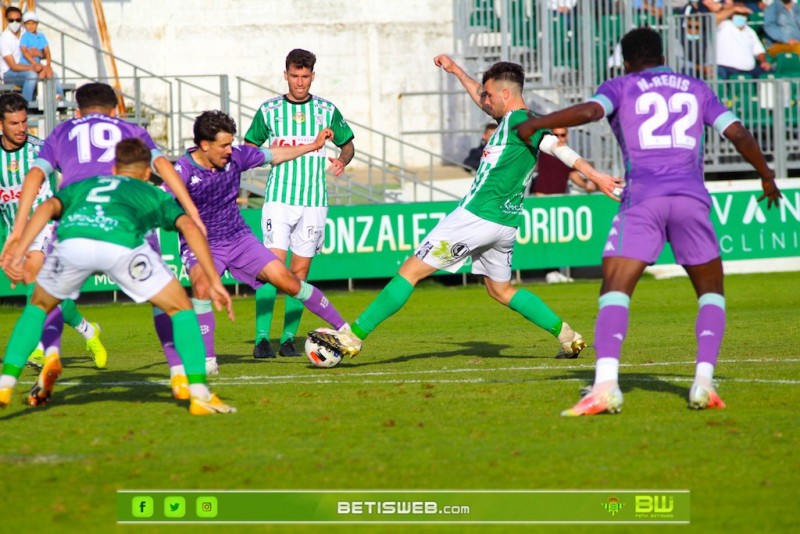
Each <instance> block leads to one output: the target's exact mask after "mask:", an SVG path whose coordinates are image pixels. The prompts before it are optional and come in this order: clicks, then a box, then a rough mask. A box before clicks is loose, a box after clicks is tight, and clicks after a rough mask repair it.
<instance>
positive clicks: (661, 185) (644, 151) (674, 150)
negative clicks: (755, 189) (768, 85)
mask: <svg viewBox="0 0 800 534" xmlns="http://www.w3.org/2000/svg"><path fill="white" fill-rule="evenodd" d="M590 101H592V102H597V103H598V104H600V105H601V106H603V109H604V110H605V115H606V117H607V118H608V120H609V123H610V124H611V129H612V130H613V132H614V135H615V136H616V137H617V140H618V141H619V145H620V148H621V150H622V157H623V160H624V163H625V181H626V185H625V190H624V192H623V195H622V207H623V209H624V207H625V206H632V205H634V204H638V203H639V202H641V201H643V200H645V199H647V198H651V197H656V196H673V195H685V196H691V197H694V198H697V199H698V200H701V201H702V202H704V203H706V204H707V205H709V204H710V198H709V195H708V192H707V191H706V188H705V184H704V179H703V152H704V151H703V145H704V137H705V127H706V126H712V127H713V128H714V129H715V130H716V131H717V132H719V133H720V134H722V132H723V131H725V128H727V127H728V126H730V124H731V123H733V122H736V121H738V120H739V119H738V118H737V117H736V115H734V114H733V112H731V111H730V110H729V109H728V108H727V107H725V105H723V104H722V103H721V102H720V101H719V99H718V98H717V96H716V95H715V94H714V92H713V91H712V90H711V89H710V88H709V87H708V85H706V84H705V83H704V82H703V81H701V80H698V79H697V78H693V77H691V76H686V75H683V74H678V73H675V72H673V71H672V70H670V69H669V68H667V67H656V68H650V69H646V70H643V71H641V72H635V73H631V74H627V75H625V76H620V77H618V78H614V79H611V80H608V81H606V82H605V83H603V84H602V85H601V86H600V87H599V88H598V89H597V92H596V93H595V95H594V96H593V97H592V98H591V99H590Z"/></svg>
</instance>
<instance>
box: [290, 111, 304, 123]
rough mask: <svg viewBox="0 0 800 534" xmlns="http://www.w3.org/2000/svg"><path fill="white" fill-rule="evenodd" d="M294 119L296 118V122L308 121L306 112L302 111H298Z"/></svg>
mask: <svg viewBox="0 0 800 534" xmlns="http://www.w3.org/2000/svg"><path fill="white" fill-rule="evenodd" d="M292 119H294V122H297V123H300V124H303V123H304V122H306V114H305V113H303V112H302V111H298V112H297V113H295V114H294V116H293V117H292Z"/></svg>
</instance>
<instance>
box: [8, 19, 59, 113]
mask: <svg viewBox="0 0 800 534" xmlns="http://www.w3.org/2000/svg"><path fill="white" fill-rule="evenodd" d="M22 25H23V26H24V27H25V33H23V34H22V35H21V36H20V38H19V48H20V52H21V54H22V57H21V58H20V60H19V62H20V64H21V65H29V66H30V65H34V64H36V63H38V64H40V65H41V66H42V67H43V68H42V70H41V71H40V72H39V79H40V80H49V79H51V78H54V79H55V82H56V93H57V97H56V98H57V99H58V100H60V101H63V100H64V89H63V88H62V87H61V84H60V83H59V81H58V77H57V76H56V75H55V73H53V66H52V65H53V60H52V57H51V56H50V43H48V42H47V37H45V35H44V34H43V33H41V32H40V31H38V28H39V17H38V15H36V13H34V12H33V11H28V12H26V13H25V14H24V15H23V16H22Z"/></svg>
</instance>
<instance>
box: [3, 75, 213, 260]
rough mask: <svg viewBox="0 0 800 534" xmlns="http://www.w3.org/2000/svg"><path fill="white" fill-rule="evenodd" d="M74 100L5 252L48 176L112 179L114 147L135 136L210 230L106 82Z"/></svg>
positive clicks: (25, 195)
mask: <svg viewBox="0 0 800 534" xmlns="http://www.w3.org/2000/svg"><path fill="white" fill-rule="evenodd" d="M75 100H76V101H77V102H78V109H77V111H76V113H75V115H76V116H75V118H74V119H72V120H68V121H66V122H63V123H61V124H59V125H58V126H56V128H55V129H54V130H53V132H52V133H51V134H50V135H49V136H47V139H46V140H45V142H44V146H43V147H42V150H41V152H39V157H38V159H36V161H35V162H34V164H33V168H31V170H30V171H28V174H26V175H25V182H24V184H23V186H22V191H21V192H20V197H19V211H18V212H17V217H16V220H15V221H14V228H13V229H12V230H11V233H10V234H9V238H8V241H6V246H4V247H3V252H5V250H6V248H7V247H8V243H9V242H11V241H12V240H16V239H18V238H19V236H21V235H22V232H23V230H24V229H25V224H26V223H27V221H28V213H29V212H30V210H31V206H32V205H33V201H34V199H35V198H36V193H37V192H38V191H39V187H40V186H41V184H42V182H43V181H44V179H45V177H46V176H47V175H49V174H50V173H52V172H53V171H55V170H58V171H61V175H62V179H61V187H65V186H67V185H69V184H71V183H74V182H77V181H80V180H83V179H85V178H89V177H92V176H108V175H110V174H111V168H112V167H113V165H114V148H115V147H116V146H117V143H118V142H119V141H121V140H122V139H130V138H139V139H141V140H142V141H143V142H144V143H145V145H146V146H147V147H148V148H149V149H150V153H151V156H152V157H151V165H152V167H153V168H154V170H155V172H157V173H158V175H159V176H161V178H163V180H164V182H166V183H167V184H168V185H169V186H170V187H171V188H172V190H173V192H174V194H175V196H176V197H177V198H178V201H179V202H180V203H181V206H183V209H184V210H186V214H187V215H189V216H190V217H191V218H192V220H194V222H195V224H197V225H198V226H199V227H200V228H201V229H202V230H203V231H205V226H204V225H203V222H202V221H201V220H200V216H199V215H198V212H197V208H196V207H195V205H194V203H192V199H191V198H190V197H189V193H188V192H187V191H186V188H185V187H184V186H183V182H182V181H181V180H180V178H179V177H178V175H177V174H176V173H175V170H174V169H173V168H172V164H171V163H170V162H169V160H168V159H167V158H166V157H165V156H164V155H163V154H162V153H161V151H160V150H159V149H158V147H156V144H155V142H154V141H153V139H152V138H151V137H150V135H149V134H148V133H147V132H146V131H145V129H144V128H142V127H141V126H138V125H136V124H131V123H129V122H126V121H124V120H122V119H118V118H116V112H117V95H116V93H115V92H114V89H113V88H112V87H111V86H110V85H108V84H104V83H88V84H85V85H82V86H81V87H79V88H78V90H77V91H75Z"/></svg>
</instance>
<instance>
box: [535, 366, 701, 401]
mask: <svg viewBox="0 0 800 534" xmlns="http://www.w3.org/2000/svg"><path fill="white" fill-rule="evenodd" d="M573 361H575V360H573ZM692 378H693V376H692V375H686V374H673V373H670V374H667V373H658V374H654V373H624V372H623V373H620V376H619V387H620V389H621V390H622V393H623V394H626V393H629V392H631V391H634V390H637V389H638V390H643V391H653V392H658V393H669V394H673V395H677V396H678V397H680V398H682V399H686V398H687V397H688V395H689V386H690V385H691V380H692ZM547 380H575V381H578V382H581V381H583V382H584V383H583V384H582V385H580V386H578V390H580V388H582V387H583V386H584V385H586V386H591V385H592V383H593V382H594V369H588V370H583V369H570V370H568V371H567V372H566V373H563V374H560V375H558V376H553V377H550V378H548V379H547ZM673 381H674V382H686V385H685V386H684V385H678V384H675V383H674V382H673Z"/></svg>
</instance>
